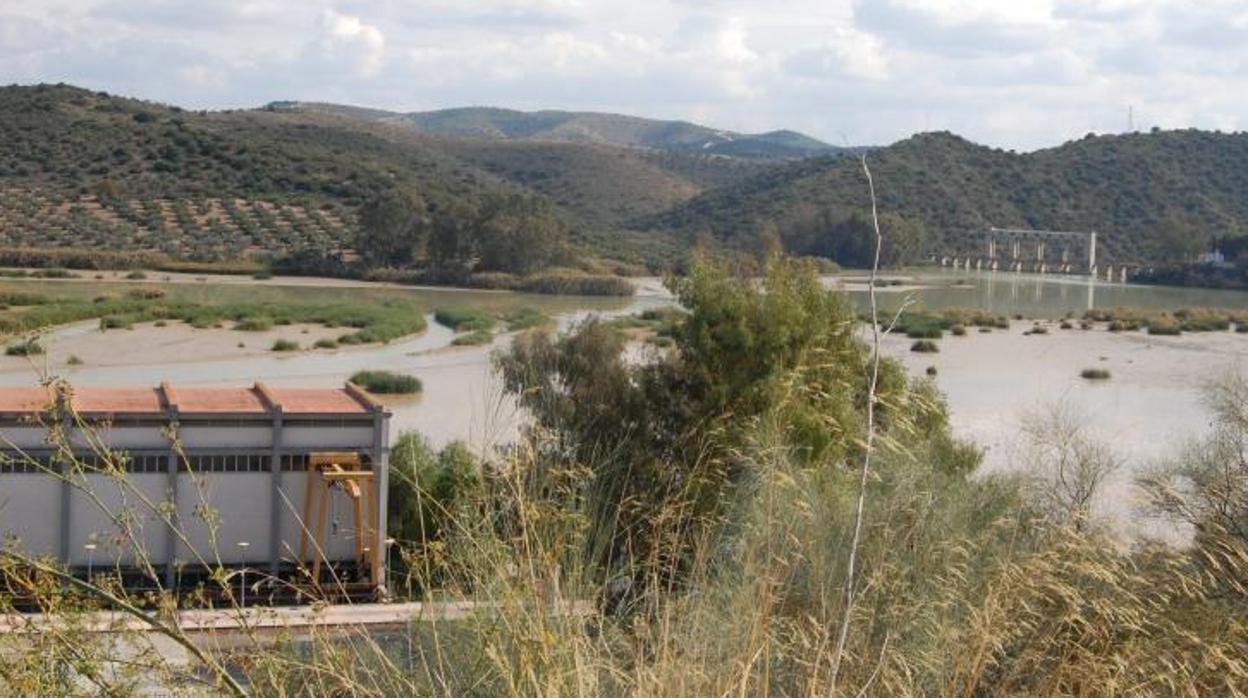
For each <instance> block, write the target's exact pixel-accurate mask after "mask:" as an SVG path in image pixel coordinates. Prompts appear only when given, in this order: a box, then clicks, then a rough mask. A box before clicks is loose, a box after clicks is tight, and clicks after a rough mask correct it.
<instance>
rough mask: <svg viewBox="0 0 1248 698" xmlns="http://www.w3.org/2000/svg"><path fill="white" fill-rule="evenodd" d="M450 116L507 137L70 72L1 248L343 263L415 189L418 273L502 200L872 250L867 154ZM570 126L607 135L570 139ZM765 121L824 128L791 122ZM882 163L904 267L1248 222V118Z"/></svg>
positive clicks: (911, 149)
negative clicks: (193, 102)
mask: <svg viewBox="0 0 1248 698" xmlns="http://www.w3.org/2000/svg"><path fill="white" fill-rule="evenodd" d="M436 114H437V119H434V118H433V117H429V120H428V121H427V122H426V123H431V124H434V125H435V126H437V129H440V130H444V131H445V130H450V129H451V127H452V125H455V124H457V126H455V128H458V129H460V130H461V131H463V130H464V129H468V130H469V131H472V130H474V129H476V130H477V131H479V130H480V129H486V130H487V131H490V129H493V131H490V132H491V133H493V132H495V131H497V132H498V133H501V134H503V135H502V136H501V137H467V136H468V135H470V134H468V133H467V132H459V133H457V134H456V135H455V136H454V137H450V136H446V135H436V134H432V133H429V132H427V131H426V130H422V129H420V128H413V127H412V126H411V125H410V124H409V123H406V120H407V119H408V117H407V116H404V115H396V114H393V113H390V112H382V111H378V110H367V109H356V108H349V107H340V106H337V105H309V104H306V103H274V104H273V105H270V106H269V107H267V108H264V109H257V110H245V111H227V112H191V111H185V110H182V109H178V108H177V107H170V106H164V105H157V104H152V103H148V102H142V101H138V100H132V99H125V98H120V97H115V96H111V95H107V94H103V93H95V92H90V91H86V90H81V89H78V88H73V87H68V86H50V85H45V86H35V87H8V88H0V123H3V124H4V126H5V128H4V129H0V247H61V248H74V249H80V250H107V251H110V252H123V253H124V252H154V253H159V254H162V255H165V256H167V257H169V258H173V259H183V260H193V261H205V262H228V261H236V260H248V259H260V260H261V261H263V260H266V259H267V260H274V259H278V260H289V259H298V260H301V262H300V263H301V265H302V266H303V268H311V269H315V270H322V271H331V272H332V271H333V265H335V264H342V263H347V264H351V263H354V262H355V260H358V259H361V258H364V259H365V260H367V259H368V258H369V257H370V256H369V254H368V252H369V251H368V250H363V251H361V250H359V249H356V247H358V244H359V242H360V240H361V239H362V238H361V223H360V221H361V217H360V210H361V206H362V205H364V204H365V203H367V202H369V201H375V200H377V199H378V198H379V197H381V196H382V195H383V194H388V193H394V192H401V193H402V194H403V197H401V200H403V201H411V202H415V203H413V204H412V205H413V206H415V209H413V210H414V214H413V215H415V216H416V218H417V219H419V220H415V221H413V222H412V224H411V225H407V224H404V225H399V224H398V223H396V226H397V227H396V229H399V230H408V231H409V232H411V231H416V232H411V234H412V235H415V236H416V237H415V238H414V240H415V242H413V243H412V244H413V245H414V247H413V249H410V250H406V251H404V252H403V253H401V254H397V255H395V256H393V257H389V259H397V260H402V261H403V262H402V263H403V264H410V265H412V266H413V267H415V268H420V267H421V265H422V264H425V261H424V260H425V257H424V255H425V252H424V247H425V246H426V238H427V237H428V236H429V235H430V234H431V233H429V232H428V231H429V230H434V229H436V230H439V231H442V233H440V234H445V233H446V231H448V230H460V231H472V230H478V231H485V230H487V228H489V226H488V225H487V221H485V220H484V219H483V218H482V216H483V215H486V214H483V213H482V212H491V211H492V212H494V214H492V215H495V216H500V215H503V213H502V212H504V211H507V212H509V213H507V215H508V216H512V215H513V214H514V216H518V218H515V219H514V220H515V224H516V225H523V224H526V223H534V224H536V228H535V230H538V229H540V230H543V231H547V232H550V231H552V230H553V232H552V233H551V234H552V235H554V236H555V237H556V238H558V239H561V240H564V242H563V243H561V244H562V245H563V247H565V248H566V249H563V250H562V251H560V252H559V253H558V254H552V255H550V256H549V259H551V260H558V262H557V263H558V264H560V265H567V264H576V265H581V266H583V267H585V268H595V269H599V268H602V267H601V266H598V265H596V264H595V263H594V262H593V260H594V259H595V258H597V259H604V258H605V259H616V260H621V261H625V262H632V263H638V262H641V263H646V264H648V265H650V266H651V267H652V268H660V267H667V266H670V265H672V264H676V263H679V262H680V261H681V259H682V258H683V256H684V254H685V252H687V250H688V249H690V247H691V246H692V245H693V244H694V243H695V241H699V240H700V241H703V242H710V243H714V241H716V240H718V241H721V242H723V243H725V244H726V246H728V247H730V248H736V249H739V250H742V251H744V252H747V253H751V254H758V253H761V252H762V251H764V250H767V249H771V247H772V246H773V245H774V244H775V242H777V241H778V242H780V243H782V244H783V245H784V246H785V247H786V248H787V249H788V250H790V251H792V252H796V253H802V254H815V255H823V256H831V257H833V258H835V259H837V260H838V261H841V262H842V263H846V264H855V263H857V262H858V261H859V259H860V258H861V257H862V255H863V250H864V248H863V245H862V240H861V238H862V236H863V224H862V219H861V215H862V214H863V213H864V212H865V211H866V210H867V208H868V204H869V202H868V200H867V192H866V187H865V183H864V181H863V178H862V174H861V171H860V168H859V163H858V161H857V159H856V158H855V157H853V156H852V154H850V153H848V152H844V151H841V152H838V153H837V154H832V155H823V156H819V157H810V158H801V159H793V160H782V159H775V158H771V157H768V158H763V157H732V156H728V155H724V154H715V153H708V152H705V149H697V150H695V149H681V146H680V144H687V143H693V142H696V140H697V138H700V137H702V136H705V135H706V133H705V132H703V131H699V129H703V127H697V126H695V125H692V124H682V123H679V122H657V121H650V120H645V119H635V118H633V117H615V116H612V115H593V114H591V115H585V114H572V113H566V112H540V113H537V115H534V114H527V113H524V112H509V111H506V110H480V109H467V110H454V111H446V112H437V113H436ZM574 117H575V118H574ZM591 117H592V118H591ZM439 124H441V125H439ZM591 127H592V128H591ZM431 128H432V127H431ZM569 129H572V130H576V129H580V132H583V133H582V135H585V134H590V135H592V134H598V135H596V136H593V137H589V136H586V138H585V139H583V140H585V142H569V141H571V140H572V137H571V135H569V134H571V133H572V131H570V130H569ZM585 129H589V131H585ZM665 129H666V130H665ZM704 130H708V129H704ZM474 132H475V131H474ZM591 132H592V133H591ZM482 133H484V131H482ZM550 134H562V135H563V137H566V138H565V140H564V141H562V142H561V141H559V140H558V139H551V136H550ZM604 134H605V135H604ZM699 134H700V135H699ZM478 135H479V134H478ZM606 136H610V139H612V140H613V141H614V142H615V144H604V143H602V142H599V141H600V140H602V139H603V138H605V137H606ZM758 138H761V139H764V140H766V141H768V142H769V143H772V144H774V145H775V146H776V147H785V148H791V149H798V150H800V149H802V148H805V147H807V146H809V145H810V144H809V143H808V142H807V140H806V139H805V137H804V136H801V135H800V134H796V133H793V132H775V133H772V134H764V135H763V136H759V137H758ZM620 143H667V144H669V145H670V146H671V147H669V148H657V147H634V146H632V145H621V144H620ZM734 147H738V148H745V149H747V150H748V146H747V144H745V142H744V141H741V140H738V141H736V142H735V145H734ZM871 162H872V167H873V170H874V173H875V177H876V183H877V187H878V191H879V200H880V205H881V210H882V211H883V212H884V213H885V214H886V220H885V223H886V226H887V227H888V228H889V230H890V231H891V232H893V233H895V234H893V235H890V239H892V240H895V241H896V242H897V244H896V245H895V246H894V247H893V248H892V249H890V250H887V252H888V254H886V261H889V262H892V263H904V262H907V261H914V260H916V259H919V258H921V257H923V256H926V255H928V254H965V253H968V252H974V251H977V250H978V249H979V246H980V244H981V242H980V241H981V237H980V235H981V234H982V232H983V231H984V230H985V229H986V228H987V227H989V226H994V225H995V226H1021V227H1035V228H1050V229H1065V230H1096V231H1098V232H1099V233H1101V238H1100V239H1101V241H1102V251H1103V255H1104V258H1105V259H1107V260H1112V261H1113V262H1117V263H1141V264H1155V263H1159V262H1166V261H1173V260H1175V259H1183V258H1190V256H1192V255H1194V254H1197V253H1199V252H1200V251H1202V250H1203V249H1205V248H1206V247H1207V243H1206V242H1205V241H1206V240H1207V239H1209V238H1213V237H1216V238H1223V237H1226V236H1227V235H1228V234H1232V233H1242V232H1243V231H1246V230H1248V135H1246V134H1221V133H1211V132H1201V131H1175V132H1154V133H1147V134H1129V135H1123V136H1101V137H1088V138H1085V139H1082V140H1079V141H1074V142H1071V143H1067V144H1065V145H1062V146H1060V147H1057V148H1051V149H1047V150H1042V151H1037V152H1034V153H1026V154H1018V153H1013V152H1007V151H1003V150H997V149H993V148H987V147H983V146H979V145H975V144H973V143H970V142H968V141H966V140H964V139H961V138H958V137H956V136H953V135H951V134H947V133H932V134H923V135H919V136H915V137H913V138H910V139H907V140H904V141H901V142H899V143H896V144H894V145H892V146H889V147H887V148H879V149H875V150H872V151H871ZM500 202H509V203H505V204H500ZM406 206H407V205H406V204H405V205H404V207H406ZM401 208H403V207H401ZM496 222H497V221H496ZM419 231H424V232H419ZM497 232H498V231H495V239H502V238H497V234H496V233H497ZM482 234H484V233H482ZM464 235H466V236H467V237H465V238H464V240H462V241H461V243H462V244H459V243H457V244H459V246H458V247H456V248H455V254H454V257H455V259H457V260H458V263H462V264H464V265H467V266H466V267H465V269H467V270H469V271H471V270H472V269H473V267H474V265H477V264H479V263H480V262H479V260H482V259H490V258H493V257H494V256H493V255H491V254H490V253H491V252H492V251H491V250H483V249H480V248H479V245H478V243H479V240H478V238H477V237H474V234H471V233H470V232H465V233H464ZM480 239H485V238H483V237H482V238H480ZM401 244H407V243H401ZM556 247H558V245H557V246H556ZM552 249H553V248H552ZM473 260H478V261H476V262H474V261H473ZM321 261H328V264H325V265H322V264H321V263H320V262H321ZM551 263H555V262H554V261H552V262H551ZM525 266H527V265H525ZM476 270H477V271H480V270H481V269H480V268H477V269H476Z"/></svg>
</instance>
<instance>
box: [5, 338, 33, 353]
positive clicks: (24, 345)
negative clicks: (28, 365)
mask: <svg viewBox="0 0 1248 698" xmlns="http://www.w3.org/2000/svg"><path fill="white" fill-rule="evenodd" d="M42 353H43V345H42V344H40V343H39V340H37V339H35V338H31V339H27V340H25V341H21V342H18V343H16V344H10V345H9V346H7V347H5V348H4V354H5V356H35V355H37V354H42Z"/></svg>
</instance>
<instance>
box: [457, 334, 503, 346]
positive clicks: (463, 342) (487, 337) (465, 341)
mask: <svg viewBox="0 0 1248 698" xmlns="http://www.w3.org/2000/svg"><path fill="white" fill-rule="evenodd" d="M493 341H494V334H493V333H492V332H490V331H489V330H473V331H471V332H467V333H465V334H461V335H457V336H456V337H455V339H452V340H451V346H456V347H479V346H481V345H484V344H489V343H490V342H493Z"/></svg>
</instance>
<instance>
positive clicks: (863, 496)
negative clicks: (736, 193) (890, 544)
mask: <svg viewBox="0 0 1248 698" xmlns="http://www.w3.org/2000/svg"><path fill="white" fill-rule="evenodd" d="M862 172H863V174H864V175H866V177H867V188H868V190H869V191H870V193H871V225H872V226H873V227H874V229H875V259H874V260H873V261H872V264H871V282H870V284H868V286H867V295H868V297H869V298H870V299H871V381H870V384H869V385H868V388H867V443H866V452H865V453H864V454H863V457H862V469H861V470H860V471H859V476H858V503H857V506H856V508H855V510H854V535H853V538H852V539H851V540H850V544H849V561H848V562H847V563H846V569H845V609H844V611H843V612H842V616H841V628H840V631H839V632H838V634H837V638H836V650H835V651H834V652H833V653H832V671H831V675H830V676H829V678H828V695H829V696H832V695H836V680H837V677H838V676H839V675H840V671H841V660H842V659H843V658H844V656H845V641H846V640H847V639H848V638H849V623H850V619H851V618H852V616H853V613H854V601H855V598H854V575H855V573H856V572H857V569H856V567H857V564H858V547H859V545H860V543H861V539H862V519H863V512H864V510H865V509H866V505H867V481H868V479H869V478H870V476H871V453H872V452H873V451H874V449H875V390H876V386H877V385H878V384H879V380H880V313H879V306H878V305H877V304H876V297H875V279H876V276H877V275H878V274H879V272H880V248H881V247H882V246H883V241H884V236H883V235H881V234H880V216H879V211H878V209H877V206H876V202H875V182H874V181H873V180H872V179H871V168H870V167H869V166H868V165H867V155H866V153H863V155H862Z"/></svg>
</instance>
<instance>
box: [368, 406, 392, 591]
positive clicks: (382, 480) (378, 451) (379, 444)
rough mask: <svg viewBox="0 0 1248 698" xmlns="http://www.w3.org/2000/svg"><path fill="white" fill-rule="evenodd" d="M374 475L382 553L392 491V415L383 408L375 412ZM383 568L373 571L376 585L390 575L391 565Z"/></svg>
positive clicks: (376, 546)
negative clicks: (390, 491) (390, 492)
mask: <svg viewBox="0 0 1248 698" xmlns="http://www.w3.org/2000/svg"><path fill="white" fill-rule="evenodd" d="M373 473H374V475H373V487H374V488H376V489H375V490H374V491H375V492H376V496H375V498H374V499H373V501H374V502H376V504H377V506H376V508H375V510H374V511H373V516H375V517H377V519H376V520H377V523H376V528H375V529H374V530H375V531H376V537H377V538H376V540H375V541H374V543H373V550H376V551H382V550H385V545H386V539H387V538H388V537H389V536H388V535H387V533H386V512H387V506H388V502H389V489H390V415H389V413H387V412H386V411H385V408H382V407H378V408H376V409H375V411H374V412H373ZM377 557H379V556H378V555H376V554H375V555H374V556H373V559H374V560H376V559H377ZM381 557H384V555H383V556H381ZM375 564H376V563H375V562H374V565H375ZM381 566H382V568H383V569H380V570H376V569H375V570H373V580H372V581H373V584H374V585H378V584H381V583H383V581H384V580H385V579H386V575H387V574H388V569H389V565H387V564H386V562H384V561H383V562H382V564H381Z"/></svg>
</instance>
